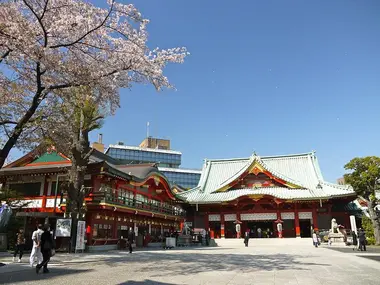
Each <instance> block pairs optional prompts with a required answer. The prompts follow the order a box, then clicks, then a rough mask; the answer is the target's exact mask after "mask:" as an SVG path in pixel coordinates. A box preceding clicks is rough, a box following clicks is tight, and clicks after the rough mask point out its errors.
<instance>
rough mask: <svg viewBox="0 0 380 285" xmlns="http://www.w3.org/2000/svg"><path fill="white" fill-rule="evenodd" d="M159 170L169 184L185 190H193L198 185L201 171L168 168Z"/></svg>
mask: <svg viewBox="0 0 380 285" xmlns="http://www.w3.org/2000/svg"><path fill="white" fill-rule="evenodd" d="M158 169H159V170H160V171H161V172H162V173H163V174H164V175H165V176H166V177H167V178H168V180H169V182H170V183H172V184H176V185H179V186H181V187H182V188H185V189H191V188H194V187H195V186H197V185H198V182H199V179H200V178H201V171H200V170H195V169H182V168H167V167H158Z"/></svg>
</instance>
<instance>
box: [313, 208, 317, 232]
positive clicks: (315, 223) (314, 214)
mask: <svg viewBox="0 0 380 285" xmlns="http://www.w3.org/2000/svg"><path fill="white" fill-rule="evenodd" d="M313 226H314V230H315V231H317V230H318V214H317V205H316V204H313Z"/></svg>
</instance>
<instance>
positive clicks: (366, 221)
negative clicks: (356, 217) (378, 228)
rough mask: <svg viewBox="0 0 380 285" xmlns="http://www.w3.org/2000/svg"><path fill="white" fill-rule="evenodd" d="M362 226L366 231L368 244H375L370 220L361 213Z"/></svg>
mask: <svg viewBox="0 0 380 285" xmlns="http://www.w3.org/2000/svg"><path fill="white" fill-rule="evenodd" d="M362 227H363V229H364V231H365V233H366V237H367V241H368V244H375V235H374V232H373V226H372V221H371V219H369V218H367V217H366V216H365V215H363V219H362Z"/></svg>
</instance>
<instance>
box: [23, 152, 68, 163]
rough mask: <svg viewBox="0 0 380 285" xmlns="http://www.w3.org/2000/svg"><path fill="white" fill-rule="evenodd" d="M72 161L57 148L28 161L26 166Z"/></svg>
mask: <svg viewBox="0 0 380 285" xmlns="http://www.w3.org/2000/svg"><path fill="white" fill-rule="evenodd" d="M70 162H71V161H70V159H69V158H68V157H66V156H65V155H63V154H62V153H59V152H57V151H55V150H50V151H47V152H45V153H43V154H42V155H41V156H39V157H37V158H36V159H34V160H33V161H32V162H30V163H28V164H27V165H26V166H39V165H50V164H66V163H67V164H69V163H70Z"/></svg>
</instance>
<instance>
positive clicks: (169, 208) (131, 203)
mask: <svg viewBox="0 0 380 285" xmlns="http://www.w3.org/2000/svg"><path fill="white" fill-rule="evenodd" d="M91 197H92V201H93V202H95V203H96V202H98V203H109V204H113V205H120V206H126V207H129V208H132V209H136V210H145V211H149V212H152V213H158V214H164V215H171V216H178V217H185V216H186V212H185V211H184V210H182V209H180V208H179V207H176V206H174V205H157V204H154V203H152V202H147V203H146V202H141V201H137V200H135V199H130V198H126V197H118V196H117V195H114V194H111V193H105V192H94V193H92V194H91Z"/></svg>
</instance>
